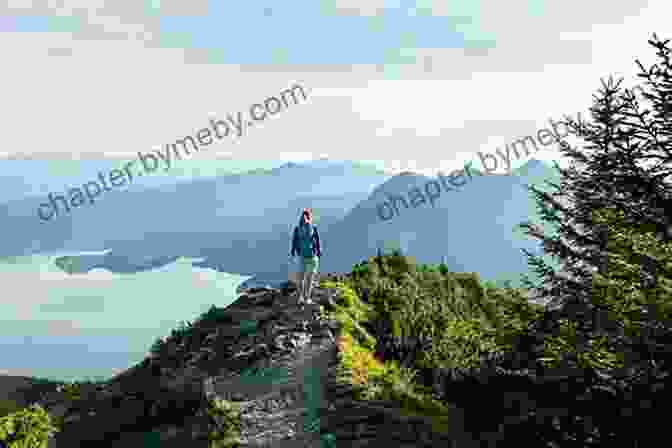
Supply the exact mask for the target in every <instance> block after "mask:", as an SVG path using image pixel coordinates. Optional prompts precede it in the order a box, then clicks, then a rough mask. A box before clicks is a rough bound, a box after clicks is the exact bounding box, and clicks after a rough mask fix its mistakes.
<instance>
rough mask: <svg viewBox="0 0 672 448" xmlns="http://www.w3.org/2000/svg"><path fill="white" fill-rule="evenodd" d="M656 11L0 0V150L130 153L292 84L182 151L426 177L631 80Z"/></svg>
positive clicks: (641, 0) (663, 14) (668, 9)
mask: <svg viewBox="0 0 672 448" xmlns="http://www.w3.org/2000/svg"><path fill="white" fill-rule="evenodd" d="M670 17H672V3H670V2H669V1H668V0H650V1H645V0H627V1H622V2H614V1H606V0H590V1H586V0H580V1H579V0H549V1H543V0H505V1H503V0H480V1H478V0H462V1H447V0H441V1H431V0H427V1H416V2H413V1H402V0H398V1H396V2H395V1H382V0H374V1H372V0H329V1H327V0H325V1H319V0H312V1H308V0H294V1H283V2H279V1H278V2H271V1H265V2H264V1H244V2H228V1H226V2H225V1H217V2H208V1H206V0H189V1H183V0H161V1H159V0H151V1H150V0H147V1H142V0H107V1H105V0H62V1H55V0H52V1H49V0H42V1H39V0H35V1H30V0H7V1H5V2H2V5H1V6H0V46H1V48H0V51H1V52H2V55H3V60H2V70H1V73H2V81H3V82H2V86H1V87H0V89H2V90H1V97H0V98H1V100H2V107H1V108H0V114H1V115H0V119H1V120H2V142H3V145H2V148H0V151H1V152H2V153H4V155H5V156H9V155H15V154H23V155H26V154H28V155H32V156H37V157H46V156H47V155H48V154H53V155H52V157H56V158H64V157H73V158H90V157H97V156H99V155H101V156H102V155H105V156H106V157H120V158H126V159H130V158H134V157H135V154H136V153H137V151H147V152H148V151H151V150H152V149H156V148H161V147H162V146H163V145H164V144H166V143H168V142H174V141H175V139H178V138H182V137H184V136H186V135H190V134H191V135H195V133H196V132H197V131H198V130H199V129H201V128H204V127H206V126H208V123H209V122H208V120H209V118H211V117H216V118H225V117H226V114H227V113H236V112H238V111H247V109H248V108H249V107H250V105H252V104H253V103H256V102H261V101H263V100H264V99H265V98H267V97H269V96H272V95H275V94H277V93H279V92H280V91H282V90H283V89H285V88H287V87H289V86H292V85H294V84H297V83H298V84H300V85H302V86H304V88H305V89H306V92H307V93H308V100H307V101H305V102H304V103H302V104H298V105H295V106H292V107H290V108H288V109H287V110H285V111H283V112H282V113H279V114H277V115H275V116H274V117H272V118H271V119H269V120H267V121H265V122H263V123H262V124H256V125H255V127H254V128H253V129H249V130H247V131H249V132H247V131H246V133H245V134H244V135H243V136H242V137H241V138H240V139H238V140H237V141H234V140H233V139H232V140H228V141H222V142H220V143H217V144H216V145H212V146H210V147H209V149H208V152H207V153H201V154H199V155H197V156H195V157H199V158H203V159H204V160H205V159H207V158H212V157H218V156H219V157H222V156H224V155H226V154H230V157H231V158H232V161H231V163H232V164H235V163H237V162H236V161H237V160H245V161H250V160H279V161H283V162H284V161H287V160H294V161H301V160H306V159H310V158H318V157H320V156H328V157H330V158H334V159H350V160H370V161H381V163H382V164H383V165H384V167H385V168H386V169H387V170H390V171H393V172H398V171H401V170H412V171H417V172H423V173H425V174H427V175H434V174H435V173H436V172H437V170H439V169H444V170H447V169H451V168H452V167H457V166H458V165H460V164H462V163H463V162H464V161H465V160H467V159H471V158H473V155H474V154H475V152H476V151H487V152H493V153H494V151H495V149H496V148H498V147H501V145H503V144H505V143H508V142H511V141H513V140H514V139H516V138H518V137H520V136H524V135H528V134H532V133H536V131H537V130H538V129H541V128H542V127H546V126H547V123H548V119H549V118H553V119H561V118H562V117H563V115H564V114H570V115H572V116H575V115H576V113H577V112H580V111H581V112H583V113H584V114H586V113H587V110H588V107H589V106H590V105H591V102H592V99H591V95H592V94H594V93H596V90H597V89H598V88H599V87H600V78H601V77H602V78H606V77H607V76H609V75H614V76H617V77H618V76H623V77H625V81H624V82H625V85H626V86H628V87H633V86H634V85H636V84H637V83H639V82H640V81H639V80H638V78H636V73H637V67H636V65H635V63H634V59H635V58H640V59H641V60H642V61H643V62H644V64H645V66H648V65H650V64H651V63H652V62H656V59H655V56H654V51H653V49H652V47H650V46H649V45H648V44H647V42H646V41H647V39H649V38H650V37H651V33H653V32H657V33H658V35H659V36H660V37H662V38H669V37H672V36H670V35H669V34H667V35H666V34H665V32H669V31H670ZM551 148H555V146H552V147H551ZM539 154H540V153H539ZM555 156H557V151H556V150H555V149H550V150H549V151H548V152H547V153H546V154H545V155H544V156H543V157H542V158H546V159H549V158H552V157H555ZM248 164H249V163H248Z"/></svg>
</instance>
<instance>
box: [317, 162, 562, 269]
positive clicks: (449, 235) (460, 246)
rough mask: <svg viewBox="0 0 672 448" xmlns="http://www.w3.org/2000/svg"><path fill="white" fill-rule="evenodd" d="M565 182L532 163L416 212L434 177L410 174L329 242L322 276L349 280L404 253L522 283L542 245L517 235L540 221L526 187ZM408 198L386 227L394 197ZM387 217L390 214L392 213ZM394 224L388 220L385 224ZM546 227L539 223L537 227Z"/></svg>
mask: <svg viewBox="0 0 672 448" xmlns="http://www.w3.org/2000/svg"><path fill="white" fill-rule="evenodd" d="M544 179H549V180H554V181H557V179H558V174H557V172H556V171H555V169H554V168H553V167H550V166H548V165H546V164H545V163H543V162H540V161H537V160H532V161H529V162H528V163H527V164H525V165H524V166H522V167H521V168H519V169H518V170H514V172H513V173H512V175H486V176H475V177H474V178H473V179H472V180H471V181H470V182H468V183H466V184H465V185H464V186H462V187H461V188H460V191H455V192H445V191H442V193H441V196H440V197H439V198H438V199H437V200H436V202H435V203H434V208H432V206H431V205H430V204H429V203H427V204H424V205H418V207H417V208H413V206H412V205H411V203H410V202H411V201H410V200H409V195H408V192H409V190H410V189H412V188H414V187H418V188H420V189H421V191H423V192H424V185H425V183H426V182H428V181H431V180H435V178H430V177H427V176H422V175H417V174H412V173H404V174H400V175H398V176H395V177H394V178H392V179H390V180H389V181H387V182H385V183H384V184H382V185H380V186H379V187H377V188H376V189H375V190H374V191H373V192H372V194H371V195H370V197H369V198H367V200H365V201H363V202H361V203H360V204H358V205H357V206H356V207H355V208H354V209H353V210H352V211H351V212H350V213H348V215H347V216H346V217H345V218H343V220H341V221H340V222H339V223H337V224H335V225H333V226H332V227H331V228H330V229H329V231H328V232H326V233H325V235H324V238H323V239H324V241H325V247H329V248H330V249H329V250H328V251H326V250H325V257H324V260H323V263H322V266H321V268H322V269H323V270H324V271H325V272H327V271H334V272H343V271H344V270H347V269H348V267H351V266H352V265H353V264H354V263H357V262H360V261H362V260H363V259H366V258H367V257H368V256H370V255H372V254H375V253H376V249H377V248H378V247H380V248H384V247H386V246H389V247H392V246H399V247H400V248H402V249H403V250H405V251H406V252H407V253H409V254H411V255H413V256H415V257H416V259H417V261H418V262H419V263H440V262H441V261H442V260H443V257H444V256H445V257H446V262H447V264H448V267H449V269H450V270H452V271H457V272H478V273H479V274H480V275H481V276H482V277H483V278H485V279H493V280H495V279H500V278H503V276H508V277H513V278H514V279H516V278H518V274H519V273H523V272H529V269H528V266H527V263H526V260H525V257H524V254H522V252H521V251H520V249H521V248H525V249H527V250H530V251H532V252H536V253H538V252H539V248H538V247H537V246H538V245H537V242H536V240H532V239H527V238H524V237H523V234H522V232H520V231H519V232H514V231H513V228H514V226H515V225H517V224H519V223H520V222H523V221H526V220H528V219H530V218H531V217H535V216H537V212H536V209H535V205H534V202H533V201H532V199H531V198H530V196H529V194H528V192H527V190H526V189H525V188H524V184H526V183H527V184H534V185H540V184H542V180H544ZM388 194H389V195H402V196H403V197H404V198H405V199H406V200H407V202H408V205H409V208H408V209H404V208H403V205H402V204H401V203H398V208H399V209H400V210H399V211H400V214H399V215H397V216H394V217H392V218H391V219H389V220H387V221H384V220H383V219H381V217H380V216H379V215H378V212H377V210H376V205H377V204H381V203H383V202H384V201H386V200H387V199H388V196H387V195H388ZM385 213H387V211H385ZM385 217H387V215H386V216H385ZM534 220H535V221H537V222H538V221H539V220H538V219H534Z"/></svg>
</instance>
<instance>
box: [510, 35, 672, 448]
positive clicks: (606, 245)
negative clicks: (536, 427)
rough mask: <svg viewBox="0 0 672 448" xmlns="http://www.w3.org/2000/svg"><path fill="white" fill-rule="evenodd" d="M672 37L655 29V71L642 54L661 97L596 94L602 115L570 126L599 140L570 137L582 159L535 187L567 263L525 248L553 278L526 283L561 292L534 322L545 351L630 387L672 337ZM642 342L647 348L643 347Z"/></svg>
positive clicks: (614, 91)
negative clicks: (577, 141) (578, 143)
mask: <svg viewBox="0 0 672 448" xmlns="http://www.w3.org/2000/svg"><path fill="white" fill-rule="evenodd" d="M668 42H669V40H666V41H664V42H661V41H660V40H658V38H657V36H656V35H655V34H654V35H653V40H649V44H651V45H652V46H653V47H655V48H656V49H658V52H657V56H658V57H659V58H660V59H661V61H662V62H661V64H660V65H657V64H656V65H653V66H652V67H651V68H650V70H648V71H647V70H645V69H644V68H643V66H642V64H641V63H640V62H639V61H638V60H637V61H636V62H637V64H638V65H639V67H640V69H641V71H642V74H640V75H638V76H639V77H641V78H645V79H646V83H645V88H644V90H643V91H644V93H643V96H644V98H646V100H647V101H646V103H647V104H646V105H647V106H652V108H648V107H647V108H645V107H643V105H641V104H639V102H638V100H637V99H636V98H635V96H634V94H633V91H632V90H630V89H625V91H624V92H623V91H621V88H620V81H619V82H617V83H614V82H613V80H612V79H611V78H610V79H609V81H608V82H607V83H604V82H602V86H603V89H602V90H601V91H600V92H599V93H600V95H599V96H595V97H594V105H593V106H592V107H591V108H590V110H591V116H592V123H588V122H576V121H574V120H572V119H571V118H569V117H568V118H567V119H566V120H565V122H564V123H565V124H566V125H567V126H568V128H569V129H570V132H571V133H572V134H574V135H576V136H578V137H580V138H582V139H583V140H584V141H586V142H588V143H587V144H586V145H584V146H583V147H582V148H581V149H580V150H579V149H572V148H571V147H570V146H569V145H568V144H567V143H566V142H561V150H560V151H561V153H562V154H563V155H565V156H567V157H568V158H569V159H571V164H570V166H569V167H568V168H566V169H562V168H560V167H559V166H557V165H556V169H558V170H559V171H560V174H561V180H560V183H559V185H556V184H550V185H551V187H553V189H555V191H551V192H548V193H547V192H544V191H540V190H539V189H537V188H535V187H529V188H528V189H529V190H530V192H531V193H532V194H533V196H534V197H535V199H536V202H537V207H538V210H539V211H540V214H541V219H542V220H543V221H544V222H547V223H551V224H553V226H554V227H555V228H556V229H557V232H556V234H554V235H551V236H548V235H545V234H544V231H543V229H541V228H540V227H539V226H537V225H535V224H533V223H531V222H527V223H524V224H522V225H521V227H522V228H523V229H524V230H525V233H526V234H527V235H529V236H531V237H533V238H536V239H538V240H540V242H541V244H542V246H543V249H544V252H545V254H547V255H551V256H553V257H554V258H555V259H556V260H558V261H559V263H560V268H559V269H557V270H556V269H554V268H552V267H550V266H549V265H548V264H547V262H545V261H544V260H543V259H542V257H539V256H535V255H533V254H531V253H529V252H528V251H525V250H523V252H524V253H525V254H526V255H527V257H528V263H529V264H530V266H531V267H532V268H533V270H534V271H535V272H536V273H537V274H539V276H540V277H541V279H542V280H541V282H540V284H539V285H534V284H532V282H531V281H529V279H527V278H524V279H523V283H524V284H525V285H526V286H528V287H530V288H531V289H532V290H533V291H534V292H536V293H537V295H538V298H542V299H543V298H545V299H550V300H551V302H550V303H551V308H550V309H549V310H547V311H546V312H545V313H544V317H543V318H542V319H540V320H538V321H537V322H536V324H535V325H534V326H533V327H532V328H531V329H530V334H536V335H537V336H538V338H539V339H541V340H544V344H543V345H544V347H545V352H544V355H545V356H546V358H544V361H546V362H547V364H548V363H550V364H554V365H562V366H568V367H572V368H580V369H583V370H584V371H585V372H586V373H587V374H588V376H587V378H590V379H591V381H592V383H590V384H593V385H596V384H598V383H599V384H608V385H609V387H616V384H618V385H619V387H620V388H621V389H620V390H625V389H624V388H632V387H635V386H634V385H635V383H639V384H642V380H641V379H642V378H644V377H646V378H649V379H651V378H652V377H651V375H652V372H653V370H656V369H658V370H659V369H660V365H661V364H660V363H662V362H663V358H665V354H666V353H665V352H666V351H667V352H669V347H670V342H671V341H672V338H671V337H670V335H672V325H670V322H669V313H668V311H667V307H668V306H669V304H670V303H671V302H672V300H671V299H672V295H670V290H669V284H668V283H667V279H671V278H672V275H670V267H669V266H667V263H669V262H670V261H672V259H671V258H670V256H669V254H668V253H667V252H665V250H663V252H660V253H659V252H657V251H656V250H655V249H656V248H658V247H665V248H668V247H670V246H669V245H667V244H666V243H668V242H670V241H672V234H671V233H670V228H671V224H672V191H671V188H670V187H671V182H670V179H669V176H670V175H671V174H672V167H671V166H670V165H671V162H672V65H671V63H670V51H671V50H670V48H669V47H668ZM667 250H669V249H667ZM654 254H657V255H654ZM663 279H665V281H662V280H663ZM666 347H667V348H668V349H667V350H665V348H666ZM642 350H643V351H644V353H645V355H642V356H637V354H638V353H639V352H642ZM549 353H550V354H551V355H552V356H550V359H549ZM667 357H669V355H667ZM551 360H552V362H551ZM667 368H668V369H669V366H668V367H667ZM617 372H619V375H616V373H617ZM668 372H669V370H668ZM605 378H609V379H608V380H607V379H605ZM617 378H618V381H616V379H617ZM598 379H599V380H598ZM600 381H603V383H600ZM604 382H606V383H604ZM589 387H590V386H589ZM614 390H615V389H614ZM615 428H616V427H615ZM615 430H616V429H614V431H615ZM623 440H624V439H623ZM579 446H583V445H579Z"/></svg>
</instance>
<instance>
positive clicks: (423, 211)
mask: <svg viewBox="0 0 672 448" xmlns="http://www.w3.org/2000/svg"><path fill="white" fill-rule="evenodd" d="M472 172H475V174H474V177H473V179H472V180H471V181H469V182H468V183H467V184H466V185H464V186H463V187H461V188H460V190H461V191H459V192H445V191H444V192H442V193H441V196H440V197H439V198H438V199H437V200H436V202H435V204H434V207H433V208H432V207H431V205H429V204H424V205H420V206H418V207H412V206H411V204H410V200H409V208H408V209H403V208H402V210H400V214H399V216H395V217H393V218H391V219H389V220H386V221H384V220H382V219H381V217H380V216H379V215H378V213H377V210H376V205H378V204H380V203H382V202H384V201H386V200H387V199H388V197H389V196H388V195H403V196H404V197H405V198H407V200H408V198H409V191H410V190H411V189H413V188H414V187H417V188H419V189H420V190H421V191H424V186H425V184H426V183H427V182H428V181H432V180H436V179H435V178H430V177H427V176H423V175H419V174H414V173H408V172H407V173H402V174H399V175H396V176H390V175H389V174H385V173H384V172H382V171H380V170H378V169H376V168H374V167H370V166H367V165H363V164H358V163H355V162H345V161H330V160H317V161H312V162H308V163H303V164H298V163H286V164H284V165H282V166H279V167H277V168H272V169H255V170H252V171H250V172H245V173H240V174H230V175H225V176H218V177H209V178H203V179H194V180H191V181H189V182H182V183H179V184H172V185H168V184H167V185H161V186H158V187H156V188H146V189H143V190H141V191H111V192H107V193H106V196H105V197H104V198H102V199H101V200H100V202H99V203H97V204H93V205H84V206H81V207H79V208H76V209H74V210H73V211H72V212H71V213H70V215H65V216H60V217H58V218H57V219H55V220H54V221H53V222H44V221H40V219H39V218H38V217H37V215H36V213H35V210H36V207H37V205H39V202H41V201H43V200H44V198H39V199H38V198H28V199H22V200H19V201H13V202H9V203H6V204H3V205H0V216H2V217H3V222H4V223H5V229H6V230H8V232H4V235H3V240H4V241H3V243H2V245H1V246H0V255H4V256H12V255H24V254H29V253H34V252H44V251H58V250H69V251H75V250H104V249H109V250H110V253H109V254H108V255H106V256H104V257H103V259H102V261H101V260H97V261H96V263H95V264H96V265H97V266H99V267H105V268H107V269H110V270H112V271H117V270H120V271H124V272H128V271H129V269H130V270H131V271H132V270H133V269H150V268H152V267H156V266H157V265H162V264H165V263H169V262H170V261H171V260H174V259H176V258H177V257H179V256H184V257H205V259H204V261H203V262H202V266H207V267H213V268H216V269H217V270H220V271H224V272H231V273H236V274H241V275H256V276H257V280H258V281H259V280H261V281H266V280H268V281H278V280H283V279H286V278H287V260H288V254H289V250H290V240H289V238H290V234H291V231H292V229H293V227H294V225H295V224H296V223H297V222H298V217H299V213H300V210H301V209H302V208H303V207H310V208H312V209H314V210H315V213H316V224H317V225H318V229H319V231H320V236H321V239H322V243H323V249H324V257H323V259H322V260H321V266H320V270H321V271H322V272H348V271H349V270H350V269H351V268H352V265H353V264H355V263H358V262H360V261H362V260H364V259H366V258H367V257H368V256H370V255H373V254H375V253H376V249H377V248H379V247H380V248H387V247H396V246H398V247H401V248H402V249H404V250H405V251H406V252H407V253H408V254H410V255H412V256H415V257H416V259H417V261H418V262H419V263H440V262H441V261H442V260H445V261H446V263H447V264H448V266H449V268H450V269H451V270H453V271H463V272H478V273H480V274H481V277H482V278H485V279H492V280H498V279H503V278H508V279H514V280H515V279H517V278H518V277H519V274H520V273H523V272H528V271H529V269H528V267H527V264H526V261H525V257H524V256H523V254H522V253H521V251H520V249H521V248H526V249H528V250H530V251H532V252H537V253H538V252H539V247H538V245H537V242H536V241H535V240H529V239H525V238H523V237H522V232H514V230H513V228H514V226H515V225H517V224H519V223H520V222H522V221H525V220H527V219H528V218H530V217H536V216H537V212H536V208H535V204H534V202H533V201H532V199H531V197H530V196H529V194H528V192H527V191H526V189H525V187H524V184H526V183H528V184H529V183H531V184H535V185H541V184H542V181H543V180H545V179H548V180H552V181H554V182H557V181H558V179H559V177H558V176H559V175H558V173H557V172H556V170H555V169H554V168H553V167H551V166H549V165H547V164H546V163H544V162H541V161H538V160H531V161H529V162H527V163H526V164H525V165H523V166H521V167H520V168H518V169H517V170H514V171H513V173H512V174H511V175H481V173H478V172H477V171H475V170H473V169H472ZM38 201H39V202H38ZM536 221H537V222H538V219H536ZM83 265H86V263H83ZM514 284H515V281H514Z"/></svg>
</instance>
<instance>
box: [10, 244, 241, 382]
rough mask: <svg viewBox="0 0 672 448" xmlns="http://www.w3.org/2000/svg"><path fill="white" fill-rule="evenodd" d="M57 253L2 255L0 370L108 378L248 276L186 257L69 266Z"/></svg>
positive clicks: (231, 295) (226, 300)
mask: <svg viewBox="0 0 672 448" xmlns="http://www.w3.org/2000/svg"><path fill="white" fill-rule="evenodd" d="M81 254H84V253H80V255H81ZM59 255H62V254H58V255H32V256H25V257H13V258H11V259H2V260H0V282H1V284H2V285H3V295H2V300H1V301H0V353H2V357H1V358H0V374H8V375H26V376H38V377H42V378H49V379H58V380H82V379H107V378H109V377H111V376H114V375H116V374H117V373H119V372H120V371H123V370H125V369H127V368H128V367H131V366H132V365H134V364H136V363H138V362H140V361H142V359H143V358H144V357H145V356H146V354H147V351H148V350H149V347H150V346H151V345H152V343H153V342H154V340H155V339H156V338H157V337H161V336H168V335H169V334H170V331H171V330H172V329H173V328H177V327H178V324H179V322H180V321H185V320H189V321H193V320H194V319H196V318H197V317H198V316H199V315H200V314H201V313H203V312H205V311H207V310H208V309H209V308H210V306H211V305H216V306H217V307H220V308H221V307H225V306H227V305H229V304H231V303H232V302H233V301H234V300H235V299H236V298H237V294H236V292H235V291H236V288H237V287H238V285H240V283H242V282H243V281H245V280H246V279H247V278H249V277H246V276H239V275H235V274H227V273H222V272H217V271H214V270H212V269H206V268H200V267H194V266H192V263H197V262H198V261H200V260H199V259H189V258H181V259H178V260H177V261H175V262H174V263H171V264H169V265H166V266H163V267H160V268H156V269H154V270H150V271H146V272H140V273H135V274H116V273H112V272H110V271H107V270H104V269H94V270H92V271H90V272H88V273H84V274H68V273H67V272H64V271H63V270H62V269H61V267H59V266H57V265H56V263H55V260H56V259H57V258H58V256H59ZM69 255H72V254H69ZM76 256H77V255H76V254H75V255H74V257H75V258H76Z"/></svg>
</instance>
